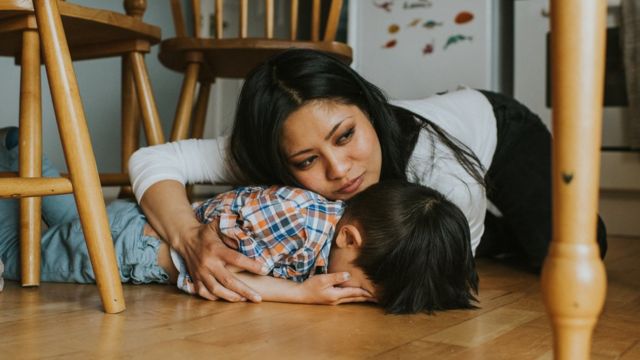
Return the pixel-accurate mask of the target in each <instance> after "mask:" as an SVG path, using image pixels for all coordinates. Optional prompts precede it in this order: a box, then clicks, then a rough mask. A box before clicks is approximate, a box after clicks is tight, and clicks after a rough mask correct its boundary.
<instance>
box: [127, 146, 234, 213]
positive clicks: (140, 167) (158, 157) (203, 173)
mask: <svg viewBox="0 0 640 360" xmlns="http://www.w3.org/2000/svg"><path fill="white" fill-rule="evenodd" d="M228 141H229V138H228V137H219V138H217V139H207V140H200V139H189V140H181V141H177V142H172V143H167V144H161V145H154V146H149V147H145V148H141V149H139V150H138V151H136V152H135V153H133V155H132V156H131V158H130V159H129V177H130V178H131V184H132V186H133V192H134V193H135V196H136V199H137V200H138V202H139V201H140V200H141V199H142V196H143V195H144V193H145V192H146V191H147V189H148V188H149V187H150V186H151V185H153V184H155V183H157V182H159V181H163V180H176V181H179V182H180V183H182V184H193V183H219V182H230V181H231V179H232V176H231V171H229V168H228V162H227V154H228V151H227V146H228Z"/></svg>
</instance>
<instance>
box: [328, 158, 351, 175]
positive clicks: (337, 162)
mask: <svg viewBox="0 0 640 360" xmlns="http://www.w3.org/2000/svg"><path fill="white" fill-rule="evenodd" d="M350 169H351V163H350V162H349V160H348V159H346V158H343V157H341V156H338V155H333V156H330V157H328V164H327V178H329V180H337V179H342V178H344V177H345V176H347V175H348V174H349V170H350Z"/></svg>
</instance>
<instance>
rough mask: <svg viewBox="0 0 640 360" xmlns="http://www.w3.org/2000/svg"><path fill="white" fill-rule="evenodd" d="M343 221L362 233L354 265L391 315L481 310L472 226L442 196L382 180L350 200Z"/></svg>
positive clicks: (423, 187)
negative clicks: (365, 276) (471, 234)
mask: <svg viewBox="0 0 640 360" xmlns="http://www.w3.org/2000/svg"><path fill="white" fill-rule="evenodd" d="M342 221H346V222H350V223H351V222H353V223H355V224H357V225H358V226H359V228H360V229H361V231H362V232H363V242H362V243H363V245H362V247H361V249H360V254H359V255H358V257H357V259H356V260H355V262H354V263H355V265H356V266H358V267H360V268H361V269H362V270H363V271H364V273H365V274H366V275H367V276H368V277H369V279H371V281H373V283H374V284H375V285H376V287H377V292H378V294H377V299H378V303H379V304H380V305H382V306H383V307H384V308H385V310H386V311H387V312H389V313H395V314H400V313H416V312H426V313H433V312H434V311H439V310H447V309H470V308H476V306H475V305H474V304H473V302H477V300H476V298H475V296H474V294H477V293H478V274H477V273H476V268H475V261H474V258H473V254H472V251H471V242H470V234H469V223H468V222H467V219H466V218H465V216H464V214H463V213H462V211H460V209H459V208H458V207H457V206H456V205H454V204H453V203H452V202H451V201H449V200H447V199H446V198H445V197H444V195H442V194H441V193H439V192H438V191H436V190H433V189H431V188H428V187H425V186H422V185H417V184H412V183H408V182H404V181H391V182H384V181H383V182H380V183H378V184H375V185H373V186H371V187H369V188H367V189H366V190H365V191H362V192H360V193H358V194H357V195H355V196H354V197H353V198H351V199H350V200H348V201H347V208H346V211H345V214H344V216H343V218H342V220H341V222H342Z"/></svg>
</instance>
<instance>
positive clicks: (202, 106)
mask: <svg viewBox="0 0 640 360" xmlns="http://www.w3.org/2000/svg"><path fill="white" fill-rule="evenodd" d="M209 94H211V82H209V81H202V82H201V83H200V89H199V90H198V99H197V100H196V106H195V110H194V114H193V127H192V129H191V137H192V138H194V139H202V138H203V137H204V125H205V120H206V118H207V109H208V108H209Z"/></svg>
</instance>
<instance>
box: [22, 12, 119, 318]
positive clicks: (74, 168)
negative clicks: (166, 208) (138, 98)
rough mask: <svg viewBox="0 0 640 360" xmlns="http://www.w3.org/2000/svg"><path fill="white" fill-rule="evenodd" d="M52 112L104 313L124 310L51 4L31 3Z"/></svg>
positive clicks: (63, 45)
mask: <svg viewBox="0 0 640 360" xmlns="http://www.w3.org/2000/svg"><path fill="white" fill-rule="evenodd" d="M33 5H34V9H35V14H36V20H37V24H38V31H39V33H40V41H41V43H42V45H43V49H42V50H43V53H44V63H45V66H46V69H47V77H48V79H49V87H50V90H51V97H52V99H53V106H54V110H55V113H56V119H57V121H58V128H59V131H60V136H61V138H62V147H63V149H64V154H65V158H66V160H67V166H68V167H69V173H70V176H71V183H72V184H73V190H74V195H75V199H76V204H77V207H78V213H79V214H80V221H81V223H82V229H83V231H84V235H85V239H86V241H87V248H88V250H89V256H90V258H91V264H92V265H93V271H94V273H95V275H96V282H97V284H98V289H99V291H100V296H101V298H102V304H103V306H104V308H105V311H106V312H107V313H117V312H121V311H123V310H124V309H125V304H124V296H123V292H122V284H121V282H120V276H119V273H118V268H117V263H116V257H115V253H114V249H113V241H112V239H111V232H110V230H109V223H108V220H107V212H106V209H105V206H104V197H103V195H102V189H101V187H100V181H99V178H98V169H97V166H96V161H95V156H94V154H93V149H92V147H91V140H90V138H89V130H88V128H87V124H86V120H85V116H84V110H83V108H82V103H81V101H80V94H79V92H78V84H77V82H76V78H75V73H74V71H73V67H72V64H71V56H70V55H69V46H68V44H67V40H66V38H65V35H64V29H63V27H62V21H61V19H60V12H59V9H58V3H57V1H50V0H34V1H33Z"/></svg>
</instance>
